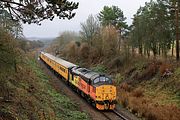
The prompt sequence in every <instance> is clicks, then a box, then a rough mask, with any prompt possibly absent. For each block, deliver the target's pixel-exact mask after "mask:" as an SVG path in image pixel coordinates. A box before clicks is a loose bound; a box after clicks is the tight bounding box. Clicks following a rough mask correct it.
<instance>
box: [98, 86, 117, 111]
mask: <svg viewBox="0 0 180 120" xmlns="http://www.w3.org/2000/svg"><path fill="white" fill-rule="evenodd" d="M115 103H116V87H115V86H113V85H101V86H99V87H97V88H96V108H97V109H99V110H113V109H114V108H115Z"/></svg>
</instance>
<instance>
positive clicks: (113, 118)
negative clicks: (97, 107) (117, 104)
mask: <svg viewBox="0 0 180 120" xmlns="http://www.w3.org/2000/svg"><path fill="white" fill-rule="evenodd" d="M102 114H103V115H104V116H105V117H106V118H107V119H108V120H130V119H129V118H127V117H125V116H124V115H123V114H122V113H119V112H118V111H116V110H112V111H107V112H102Z"/></svg>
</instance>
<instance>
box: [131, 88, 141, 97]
mask: <svg viewBox="0 0 180 120" xmlns="http://www.w3.org/2000/svg"><path fill="white" fill-rule="evenodd" d="M143 93H144V91H143V90H142V88H136V89H135V90H133V91H132V95H133V96H134V97H143V96H144V94H143Z"/></svg>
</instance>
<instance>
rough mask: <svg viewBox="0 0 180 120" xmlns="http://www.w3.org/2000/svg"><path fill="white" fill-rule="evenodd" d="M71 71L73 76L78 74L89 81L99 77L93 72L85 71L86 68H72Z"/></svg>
mask: <svg viewBox="0 0 180 120" xmlns="http://www.w3.org/2000/svg"><path fill="white" fill-rule="evenodd" d="M72 71H73V72H74V73H75V74H78V75H80V76H83V77H85V78H87V79H90V80H93V79H95V78H96V77H98V76H100V74H99V73H97V72H93V71H91V70H89V69H86V68H78V67H77V68H74V69H72Z"/></svg>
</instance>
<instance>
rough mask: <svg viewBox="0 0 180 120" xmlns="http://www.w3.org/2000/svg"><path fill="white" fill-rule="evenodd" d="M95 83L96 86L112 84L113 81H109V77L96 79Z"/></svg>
mask: <svg viewBox="0 0 180 120" xmlns="http://www.w3.org/2000/svg"><path fill="white" fill-rule="evenodd" d="M93 83H94V84H99V83H106V84H112V80H111V79H109V78H108V77H104V76H101V77H97V78H96V79H94V81H93Z"/></svg>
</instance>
